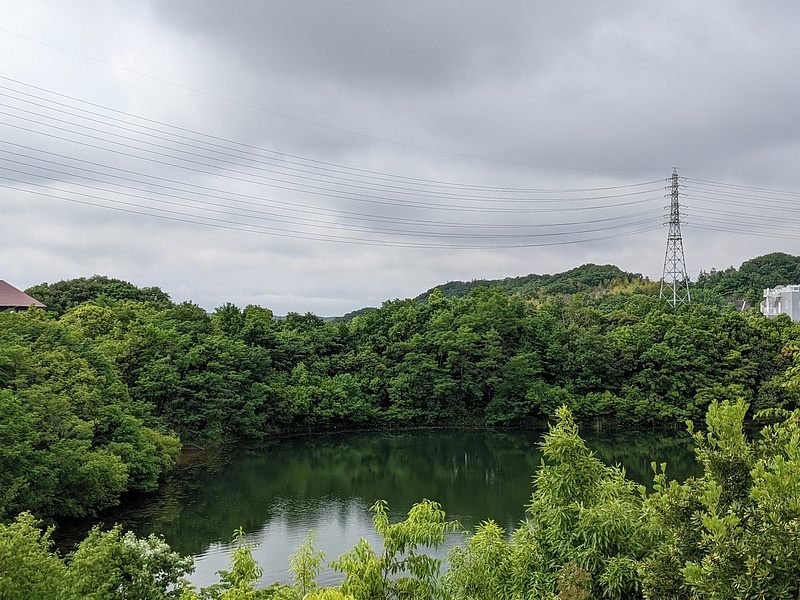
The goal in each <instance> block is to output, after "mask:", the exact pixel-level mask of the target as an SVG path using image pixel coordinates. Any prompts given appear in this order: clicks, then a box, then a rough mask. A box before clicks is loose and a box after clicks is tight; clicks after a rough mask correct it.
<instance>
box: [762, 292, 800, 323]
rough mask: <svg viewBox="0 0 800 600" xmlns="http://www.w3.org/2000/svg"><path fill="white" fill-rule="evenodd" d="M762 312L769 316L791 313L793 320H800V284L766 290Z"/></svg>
mask: <svg viewBox="0 0 800 600" xmlns="http://www.w3.org/2000/svg"><path fill="white" fill-rule="evenodd" d="M761 314H762V315H766V316H767V317H777V316H778V315H789V317H790V318H791V319H792V321H800V285H781V286H778V287H776V288H767V289H766V290H764V300H763V301H762V302H761Z"/></svg>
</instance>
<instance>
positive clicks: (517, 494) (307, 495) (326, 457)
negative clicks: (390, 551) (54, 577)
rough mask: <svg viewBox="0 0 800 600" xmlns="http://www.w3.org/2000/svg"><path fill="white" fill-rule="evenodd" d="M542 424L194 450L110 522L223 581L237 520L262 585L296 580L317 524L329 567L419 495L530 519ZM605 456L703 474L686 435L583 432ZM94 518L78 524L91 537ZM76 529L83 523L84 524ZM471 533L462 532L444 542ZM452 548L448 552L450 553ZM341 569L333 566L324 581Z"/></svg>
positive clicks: (634, 468) (109, 516) (464, 513)
mask: <svg viewBox="0 0 800 600" xmlns="http://www.w3.org/2000/svg"><path fill="white" fill-rule="evenodd" d="M541 433H542V432H541V431H530V430H527V431H517V430H515V431H507V430H503V431H493V430H456V429H453V430H450V429H446V430H414V431H400V432H396V431H395V432H360V433H346V434H345V433H339V434H326V435H315V436H303V437H295V438H288V439H282V440H278V441H274V442H270V443H259V444H250V445H241V446H236V447H229V448H224V449H220V450H215V451H206V452H200V453H196V454H188V455H185V456H184V458H183V460H182V462H181V464H180V465H179V467H178V468H177V469H176V470H175V472H174V474H173V475H172V476H171V477H170V479H169V481H168V482H167V483H166V485H164V486H163V487H162V488H161V489H160V490H159V491H158V492H157V493H154V494H151V495H148V496H146V497H143V498H139V499H136V500H133V501H131V502H127V503H126V505H125V507H124V509H117V510H114V511H112V512H109V513H106V514H104V515H103V517H102V521H103V522H104V523H105V524H107V525H110V524H112V523H114V522H118V523H122V524H123V525H124V526H125V527H126V528H129V529H132V530H133V531H135V532H136V533H137V534H138V535H147V534H149V533H156V534H161V535H163V536H164V538H165V539H166V541H167V542H168V543H169V544H170V546H172V548H173V549H174V550H176V551H178V552H180V553H181V554H184V555H193V556H195V564H196V571H195V573H194V575H193V576H192V577H191V578H190V579H191V581H192V582H193V583H194V584H195V585H198V586H206V585H209V584H211V583H215V582H217V581H218V578H217V576H216V575H215V573H216V571H218V570H219V569H224V568H226V567H227V566H228V561H229V559H230V552H231V551H232V546H231V544H230V538H231V534H232V533H233V531H234V530H235V529H237V528H238V527H240V526H241V527H243V528H244V530H245V531H246V532H248V540H249V541H251V542H254V543H256V544H258V546H257V548H256V549H255V550H254V556H255V558H256V559H257V560H258V562H259V564H260V565H261V567H262V568H263V569H264V577H263V579H262V581H263V583H264V584H265V585H267V584H269V583H272V582H273V581H277V580H288V579H289V575H288V568H289V555H290V554H291V553H292V552H294V550H295V549H296V548H297V547H298V546H299V545H300V544H301V543H302V542H303V539H304V537H305V536H306V534H307V533H308V531H309V530H312V529H313V530H316V531H317V532H318V544H317V548H318V549H321V550H323V551H325V553H326V561H325V562H326V564H327V562H329V561H330V560H332V559H334V558H338V556H339V555H340V554H341V553H342V552H344V551H346V550H349V549H350V548H352V547H353V546H354V545H355V544H356V543H357V542H358V540H359V539H360V538H361V537H365V538H367V539H368V540H369V541H370V543H372V544H373V547H374V546H376V545H378V540H377V537H376V536H375V535H374V533H373V530H372V522H371V513H370V512H369V507H370V506H371V505H372V504H373V503H374V502H375V500H377V499H385V500H387V501H388V502H389V507H390V509H391V512H392V515H393V516H394V517H395V518H396V519H397V520H399V519H401V518H402V516H403V515H404V514H405V513H406V512H407V511H408V509H409V508H410V507H411V506H412V504H414V503H415V502H419V501H420V500H421V499H423V498H430V499H432V500H436V501H437V502H439V503H440V504H441V505H442V507H443V508H444V509H445V511H447V515H448V518H449V519H458V520H459V522H460V523H461V525H462V527H463V529H465V530H471V529H472V528H474V526H475V525H476V524H478V523H480V522H481V521H484V520H486V519H494V520H495V521H497V522H498V523H499V524H501V525H503V526H504V527H506V528H513V527H514V526H515V525H516V524H517V523H518V522H519V521H520V520H522V519H523V518H524V505H525V503H526V502H527V501H528V499H529V497H530V494H531V476H532V475H533V473H534V471H535V470H536V467H537V466H538V465H539V464H540V461H541V454H540V452H539V449H538V447H537V442H538V441H539V439H540V436H541ZM581 435H582V436H583V438H584V439H585V440H586V442H587V444H588V446H589V447H590V448H592V449H593V450H594V451H595V452H596V453H597V455H598V457H599V458H600V459H601V460H603V461H604V462H606V463H608V464H616V463H619V464H622V465H623V466H624V467H625V468H626V470H627V474H628V477H629V478H630V479H633V480H634V481H637V482H639V483H642V484H644V485H647V484H649V483H650V482H651V480H652V471H651V468H650V463H651V461H656V462H667V463H668V468H667V472H668V475H669V476H670V478H675V479H678V480H683V479H684V478H686V477H688V476H690V475H696V474H699V472H700V469H699V467H698V466H697V465H696V463H695V460H694V454H693V450H692V444H691V442H690V440H689V438H688V436H687V435H686V434H684V433H681V432H664V431H622V432H597V431H593V430H585V431H582V432H581ZM81 527H82V528H83V529H85V528H86V527H87V526H86V524H74V525H73V527H72V528H71V529H72V532H71V534H72V535H76V536H78V537H82V535H83V534H84V533H85V532H82V530H81V531H78V530H80V529H81ZM76 528H77V530H76ZM461 540H462V536H461V535H460V534H453V535H452V536H450V538H449V539H448V541H447V544H446V545H447V546H453V545H455V544H457V543H459V542H460V541H461ZM444 552H445V551H444V550H443V551H442V552H440V553H439V555H440V556H441V555H442V554H443V553H444ZM338 579H339V576H338V574H337V573H335V572H333V571H330V570H326V571H325V572H323V574H322V575H321V576H320V578H319V582H320V583H321V584H332V583H335V582H336V581H337V580H338Z"/></svg>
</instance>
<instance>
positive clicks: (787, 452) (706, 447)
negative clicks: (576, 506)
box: [641, 399, 800, 600]
mask: <svg viewBox="0 0 800 600" xmlns="http://www.w3.org/2000/svg"><path fill="white" fill-rule="evenodd" d="M747 408H748V407H747V404H746V403H745V402H744V401H743V400H741V399H739V400H738V401H736V402H729V401H727V400H726V401H723V402H716V401H714V402H713V403H712V404H711V406H710V407H709V411H708V414H707V416H706V426H707V430H706V431H705V432H698V433H696V434H695V440H696V443H697V454H698V458H699V459H700V461H701V462H702V464H703V467H704V474H703V476H702V477H701V478H699V479H697V480H688V481H687V482H685V483H684V484H677V483H675V482H671V483H669V484H667V483H666V476H665V475H664V473H663V469H662V472H661V473H659V474H658V475H657V478H656V482H657V487H656V492H657V493H656V494H655V495H654V496H653V497H652V498H651V499H650V500H648V506H647V510H648V512H649V513H650V514H651V518H652V519H653V521H654V523H656V524H657V525H658V526H659V527H661V528H662V531H663V532H664V541H663V542H662V544H661V545H660V547H659V548H658V549H657V550H656V551H655V552H654V553H653V555H652V556H651V557H649V558H648V559H647V560H645V561H643V562H642V566H641V573H642V575H643V581H644V589H645V592H646V596H647V597H648V598H663V597H674V598H695V597H699V598H719V599H725V600H727V599H744V598H796V597H797V595H798V593H800V564H799V563H798V561H797V555H798V554H797V553H798V552H799V551H800V525H799V524H800V502H799V501H798V498H800V496H798V494H800V462H799V461H798V458H799V457H800V455H799V454H798V450H800V413H798V412H797V411H795V412H793V413H790V414H789V415H788V418H786V419H785V420H783V421H782V422H779V423H776V424H773V425H769V426H767V427H765V428H764V429H762V431H761V436H760V438H757V439H755V440H750V439H748V438H747V437H746V436H745V434H744V431H743V421H744V416H745V414H746V412H747Z"/></svg>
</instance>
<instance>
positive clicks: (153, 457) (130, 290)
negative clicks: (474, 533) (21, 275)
mask: <svg viewBox="0 0 800 600" xmlns="http://www.w3.org/2000/svg"><path fill="white" fill-rule="evenodd" d="M759 264H760V265H762V266H764V267H765V269H766V268H769V269H771V270H770V271H769V273H767V274H762V275H760V276H759V277H760V278H757V277H754V276H752V272H753V271H752V269H751V267H752V266H753V265H756V266H758V265H759ZM797 264H798V259H797V258H795V257H789V256H788V255H769V256H767V257H761V258H760V259H754V260H753V261H750V262H749V263H745V265H743V266H742V269H741V270H739V271H736V270H735V269H734V270H733V271H731V270H728V271H725V272H722V274H720V273H717V272H713V273H711V274H707V275H705V274H704V275H703V276H701V281H700V282H699V283H697V284H695V285H694V286H693V297H694V299H695V300H696V302H694V303H692V304H690V305H688V306H681V307H678V308H677V309H673V308H672V307H671V306H670V305H669V304H667V303H666V302H665V301H662V300H660V299H659V298H658V284H657V283H654V282H651V281H648V280H646V279H643V278H642V277H640V276H639V275H636V274H630V273H624V272H622V271H619V269H617V268H616V267H608V266H605V267H601V266H596V265H585V266H584V267H580V268H578V269H573V270H572V271H569V272H567V273H564V274H561V275H559V276H530V277H529V278H519V280H520V281H522V280H523V279H526V280H527V281H526V282H525V283H524V284H522V285H523V287H524V286H527V287H524V289H526V290H527V292H525V293H522V292H521V291H519V290H517V289H514V288H512V287H507V288H504V287H503V286H491V287H485V286H480V285H475V286H472V287H471V289H470V290H469V291H468V292H467V293H466V295H458V294H456V293H453V294H452V297H447V296H446V295H445V294H444V293H442V292H441V291H440V290H438V289H437V290H434V291H433V292H431V293H430V294H429V295H428V296H427V297H426V298H424V299H407V300H394V301H390V302H386V303H384V304H383V306H382V307H381V308H378V309H372V310H367V311H364V312H363V313H362V314H360V315H359V316H357V317H354V318H352V319H351V320H347V321H340V322H337V323H333V322H328V321H325V320H323V319H322V318H320V317H317V316H315V315H313V314H306V315H300V314H296V313H290V314H289V315H287V316H286V317H285V318H282V319H276V318H275V317H274V315H273V314H272V312H271V311H270V310H268V309H266V308H262V307H258V306H247V307H245V308H244V309H240V308H239V307H236V306H234V305H232V304H225V305H223V306H221V307H219V308H217V309H216V310H215V311H214V313H213V314H211V315H209V314H207V313H206V311H205V310H203V309H201V308H200V307H198V306H196V305H194V304H191V303H181V304H175V303H173V302H171V301H170V299H169V297H168V296H167V295H166V294H165V293H164V292H162V291H161V290H160V289H158V288H144V289H140V288H137V287H135V286H133V285H131V284H129V283H126V282H123V281H119V280H116V279H110V278H107V277H99V276H95V277H91V278H85V279H76V280H71V281H63V282H59V283H55V284H50V285H48V284H42V285H40V286H36V287H34V288H31V289H29V290H27V293H29V294H31V295H32V296H34V297H36V298H37V299H39V300H41V301H43V302H44V303H45V304H47V305H48V310H47V311H43V310H31V311H28V312H23V313H11V312H7V313H2V314H0V517H3V516H9V515H13V514H16V513H17V512H19V511H20V510H25V509H27V510H32V511H34V512H35V513H36V514H39V515H82V514H87V513H90V512H92V511H94V510H97V509H99V508H102V507H104V506H108V505H110V504H113V503H114V502H116V501H118V498H119V495H120V494H121V493H122V492H123V491H125V490H128V489H134V490H136V489H139V490H147V489H152V488H153V487H155V486H156V485H157V483H158V479H159V477H160V476H161V475H163V474H164V473H165V472H166V471H167V470H168V469H169V467H170V466H171V464H172V461H174V459H175V456H176V453H177V450H178V448H179V445H180V443H181V442H183V443H186V442H196V443H201V444H207V443H221V442H227V441H234V440H242V439H258V438H263V437H266V436H270V435H274V434H276V433H279V432H290V431H309V430H321V429H328V428H355V427H398V426H411V425H420V424H458V423H463V424H467V423H469V424H486V425H528V424H532V423H540V422H542V421H544V420H546V419H547V418H549V417H552V416H553V415H554V413H555V411H556V409H557V408H558V407H560V406H562V405H566V406H568V407H569V408H570V409H571V411H572V414H574V416H575V417H576V418H577V419H579V420H600V421H602V422H604V423H607V424H622V425H648V426H649V425H660V424H673V423H676V422H679V423H682V422H683V420H685V419H695V420H699V419H701V418H702V416H703V415H704V414H705V412H706V409H707V407H708V406H709V404H710V402H711V401H712V400H714V399H717V400H723V399H731V400H732V399H737V398H744V399H745V400H746V401H747V402H749V403H750V405H751V407H752V410H760V409H763V408H787V409H793V408H795V406H796V404H797V392H795V391H792V390H791V389H787V387H786V386H784V385H782V384H783V383H784V382H785V380H786V375H785V372H786V370H787V368H789V367H790V366H791V365H792V359H791V357H789V356H786V355H784V354H782V352H781V351H782V349H783V348H785V347H786V346H789V345H792V344H794V343H797V342H798V340H800V325H798V324H795V323H793V322H791V321H790V320H789V319H788V317H780V318H777V319H772V320H768V319H765V318H764V317H762V316H761V315H760V314H759V313H758V312H757V311H748V312H739V311H737V310H736V309H735V307H734V306H733V305H732V304H729V303H727V302H726V301H725V298H726V297H727V296H728V292H731V293H733V292H735V293H737V294H740V293H744V294H748V293H751V292H753V290H752V289H751V290H748V289H746V288H742V287H741V286H740V287H736V286H739V285H740V284H739V283H734V282H735V281H739V282H741V281H745V279H744V277H745V276H742V275H741V272H742V271H745V275H746V277H749V279H747V281H752V282H756V283H757V284H758V285H759V286H762V285H764V286H774V285H777V284H780V283H792V282H793V281H794V280H792V279H780V277H783V276H784V274H787V273H790V272H794V271H791V268H794V269H797ZM746 265H747V270H746V269H745V266H746ZM781 265H783V266H781ZM792 265H793V267H792ZM790 267H791V268H790ZM729 271H730V272H729ZM798 272H800V270H798ZM770 277H773V279H770ZM787 277H788V275H787ZM506 281H511V280H506ZM741 285H743V284H741ZM179 440H180V441H179Z"/></svg>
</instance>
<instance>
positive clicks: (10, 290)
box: [0, 279, 47, 309]
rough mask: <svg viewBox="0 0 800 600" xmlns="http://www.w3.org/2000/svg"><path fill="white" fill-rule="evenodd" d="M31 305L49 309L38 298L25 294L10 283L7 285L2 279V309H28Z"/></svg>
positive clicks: (0, 284)
mask: <svg viewBox="0 0 800 600" xmlns="http://www.w3.org/2000/svg"><path fill="white" fill-rule="evenodd" d="M31 304H33V305H34V306H36V307H38V308H47V307H46V306H45V305H44V304H42V303H41V302H39V301H38V300H37V299H36V298H31V297H30V296H28V294H26V293H25V292H22V291H20V290H18V289H17V288H15V287H14V286H13V285H11V284H10V283H6V282H5V281H3V280H2V279H0V309H3V308H19V309H26V308H28V307H29V306H30V305H31Z"/></svg>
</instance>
